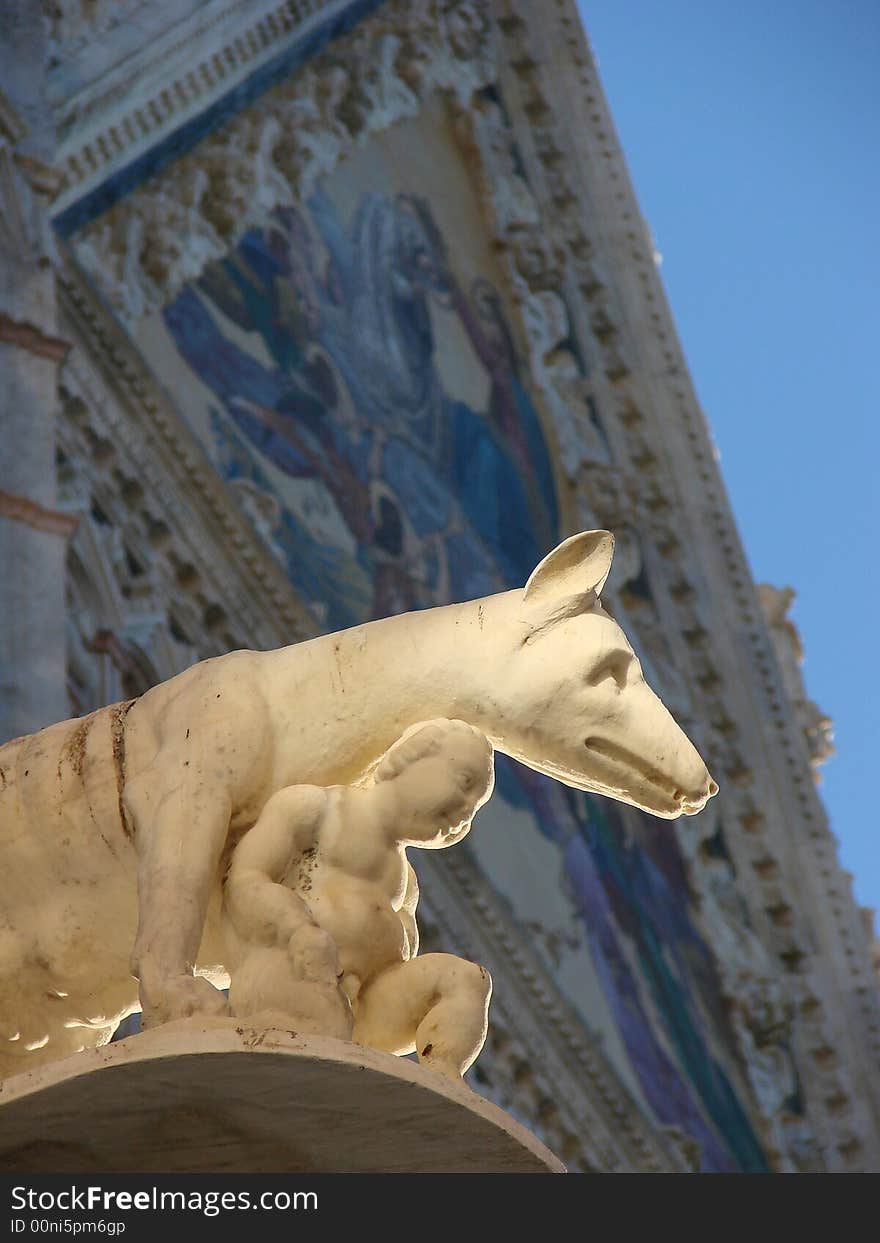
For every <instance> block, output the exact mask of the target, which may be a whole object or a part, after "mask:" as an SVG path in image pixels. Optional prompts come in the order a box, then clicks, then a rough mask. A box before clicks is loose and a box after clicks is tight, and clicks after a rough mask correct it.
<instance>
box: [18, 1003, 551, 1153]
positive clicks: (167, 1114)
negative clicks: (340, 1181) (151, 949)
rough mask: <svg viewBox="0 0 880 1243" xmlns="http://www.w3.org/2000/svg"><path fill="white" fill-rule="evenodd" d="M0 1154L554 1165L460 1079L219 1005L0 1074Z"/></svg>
mask: <svg viewBox="0 0 880 1243" xmlns="http://www.w3.org/2000/svg"><path fill="white" fill-rule="evenodd" d="M355 1084H356V1088H355ZM122 1097H124V1099H125V1102H126V1109H125V1143H124V1144H120V1142H119V1125H120V1123H119V1101H120V1099H121V1098H122ZM84 1118H88V1120H89V1125H88V1128H84V1127H83V1119H84ZM0 1165H2V1168H3V1169H4V1170H5V1171H7V1172H13V1171H15V1172H30V1173H34V1172H46V1171H51V1172H53V1173H62V1172H72V1173H84V1172H85V1173H87V1172H90V1171H95V1172H100V1173H132V1172H137V1173H147V1172H149V1173H242V1174H244V1173H260V1174H266V1173H309V1172H321V1173H388V1174H390V1173H394V1174H405V1173H427V1172H430V1173H437V1174H440V1173H467V1172H479V1173H493V1174H549V1173H552V1174H562V1173H565V1169H564V1167H563V1165H562V1164H561V1162H559V1161H558V1160H557V1159H556V1157H554V1156H553V1154H552V1153H551V1152H549V1151H548V1149H547V1148H545V1147H544V1145H543V1144H541V1143H540V1142H539V1141H538V1140H537V1139H536V1138H535V1136H534V1135H532V1134H531V1133H530V1132H529V1131H527V1130H526V1129H525V1127H523V1126H520V1124H519V1123H518V1122H516V1121H515V1120H514V1119H513V1118H511V1117H510V1116H509V1115H508V1114H506V1113H504V1112H503V1111H502V1110H500V1109H498V1108H497V1106H495V1105H493V1104H491V1103H490V1102H489V1101H486V1100H483V1099H482V1097H480V1096H477V1095H476V1094H475V1093H474V1092H471V1090H470V1089H469V1088H467V1087H465V1086H464V1084H462V1083H452V1082H451V1081H450V1080H449V1079H447V1078H446V1077H444V1076H443V1075H439V1074H435V1073H433V1072H431V1071H425V1070H423V1069H422V1068H421V1067H418V1066H414V1065H413V1064H412V1062H409V1061H406V1060H405V1059H402V1058H394V1057H389V1056H388V1055H387V1054H383V1053H376V1052H374V1051H373V1050H372V1049H364V1048H359V1047H358V1046H356V1045H353V1044H347V1043H344V1042H343V1041H340V1040H330V1039H322V1038H317V1037H302V1036H299V1035H297V1034H296V1033H294V1032H291V1031H289V1030H284V1029H283V1028H280V1027H279V1028H273V1029H271V1030H268V1031H267V1030H266V1029H264V1028H256V1027H253V1026H251V1025H249V1024H246V1023H244V1024H243V1023H237V1022H236V1021H235V1020H233V1019H213V1020H210V1021H209V1022H207V1023H205V1022H202V1021H200V1020H196V1019H192V1020H186V1021H185V1022H182V1023H179V1024H175V1025H173V1026H169V1027H163V1028H161V1029H160V1030H158V1031H153V1032H147V1033H145V1034H144V1035H143V1036H136V1037H134V1038H132V1039H129V1040H120V1041H118V1042H116V1043H114V1044H112V1045H109V1046H108V1047H107V1048H104V1049H96V1050H93V1051H91V1052H89V1053H86V1054H84V1055H83V1056H82V1057H76V1058H68V1059H67V1060H65V1061H62V1062H58V1063H56V1064H55V1065H54V1066H47V1067H44V1068H42V1069H40V1070H38V1071H36V1072H31V1073H27V1074H22V1075H17V1076H16V1077H15V1078H14V1079H11V1080H8V1081H7V1082H6V1083H5V1084H4V1092H3V1103H2V1105H0Z"/></svg>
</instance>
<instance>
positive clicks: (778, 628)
mask: <svg viewBox="0 0 880 1243" xmlns="http://www.w3.org/2000/svg"><path fill="white" fill-rule="evenodd" d="M794 598H795V593H794V591H793V589H792V588H791V587H781V588H780V587H771V586H770V584H769V583H760V584H759V585H758V599H759V601H760V604H761V610H762V612H763V614H764V618H765V620H766V622H767V625H768V626H769V628H770V637H771V639H772V640H773V648H774V651H775V652H776V658H777V660H778V661H779V667H780V669H781V670H782V680H783V683H784V685H785V689H786V691H787V692H788V695H789V698H790V699H791V702H792V703H793V704H794V707H795V711H796V713H797V716H798V720H799V722H800V726H801V729H802V730H803V735H804V742H805V743H806V747H807V753H808V754H809V757H810V764H811V765H812V768H813V776H814V779H815V780H816V781H817V782H818V781H820V780H821V775H820V771H819V770H820V768H821V766H822V765H823V764H824V763H825V761H826V760H828V759H830V758H831V756H832V755H833V754H834V725H833V723H832V721H831V718H830V717H829V716H827V715H826V714H825V713H824V712H823V711H822V709H821V708H819V707H818V706H817V705H816V704H815V703H814V702H813V700H812V699H810V697H809V695H808V694H807V690H806V687H805V685H804V679H803V674H802V673H801V666H802V664H803V661H804V648H803V644H802V642H801V637H800V635H799V634H798V630H797V627H796V626H795V624H794V622H793V621H792V619H791V618H790V617H789V615H788V614H789V610H790V608H791V606H792V604H793V603H794Z"/></svg>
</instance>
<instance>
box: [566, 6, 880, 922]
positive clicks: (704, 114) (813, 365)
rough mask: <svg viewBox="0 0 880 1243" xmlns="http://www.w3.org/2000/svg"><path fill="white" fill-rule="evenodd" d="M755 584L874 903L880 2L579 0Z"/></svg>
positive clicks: (841, 827)
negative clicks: (781, 602)
mask: <svg viewBox="0 0 880 1243" xmlns="http://www.w3.org/2000/svg"><path fill="white" fill-rule="evenodd" d="M580 7H581V13H582V16H583V18H584V23H585V26H586V28H587V32H588V35H589V37H590V42H591V44H592V47H593V51H594V53H595V54H596V56H597V58H598V61H599V71H600V74H601V77H602V81H603V84H604V87H605V92H606V95H607V97H608V100H609V104H610V107H611V112H612V115H613V117H614V120H615V124H616V126H617V130H618V134H619V136H620V140H621V143H622V145H623V149H624V152H625V153H626V157H627V161H628V164H629V168H630V173H631V175H632V178H633V181H634V183H635V187H636V193H637V194H638V197H639V202H640V205H641V209H642V213H643V214H644V216H645V218H646V220H647V222H648V224H649V226H650V228H651V230H652V232H653V234H654V236H655V238H656V242H657V246H658V249H659V250H660V252H661V254H662V255H663V264H662V268H661V274H662V277H663V281H664V283H665V286H666V290H667V293H668V295H669V299H670V302H671V305H672V311H673V314H674V316H675V320H676V323H677V326H678V331H679V335H680V337H681V340H682V344H683V346H684V350H685V354H686V356H687V359H688V362H689V365H690V370H691V374H692V376H693V379H694V383H695V385H696V389H697V393H698V394H699V397H700V401H701V404H702V406H703V409H704V410H705V412H706V415H707V417H708V419H709V422H710V424H711V427H712V430H713V434H714V437H715V440H716V443H717V445H718V447H719V449H720V452H721V469H722V472H723V474H724V479H725V482H726V484H727V490H728V495H729V497H730V501H731V504H732V506H733V511H734V513H735V515H736V519H737V522H738V524H739V529H740V533H741V535H742V537H743V541H744V543H745V547H746V551H747V554H748V557H749V561H750V563H751V568H752V573H753V575H754V577H755V578H756V580H758V581H766V582H771V583H773V584H775V585H777V586H783V585H789V586H791V587H794V588H795V590H796V591H797V599H796V601H795V604H794V607H793V610H792V616H793V618H794V620H795V622H796V624H797V626H798V628H799V630H800V632H801V636H802V638H803V641H804V646H805V650H806V663H805V665H804V670H803V672H804V676H805V679H806V683H807V689H808V692H809V693H810V695H811V696H812V698H813V699H815V700H816V702H817V703H818V704H819V705H820V706H821V707H822V708H823V709H824V710H825V711H826V712H827V713H828V714H829V715H830V716H831V717H832V718H833V720H834V724H835V744H836V747H837V755H836V756H835V757H834V758H832V759H831V760H830V761H829V762H828V763H827V764H826V766H825V769H824V774H825V776H824V780H823V783H822V786H821V794H822V797H823V799H824V801H825V805H826V807H827V808H828V811H829V815H830V818H831V824H832V828H833V830H834V832H835V834H836V836H837V837H838V839H839V841H840V855H841V860H842V862H843V866H844V867H845V868H847V870H849V871H850V872H852V873H853V874H854V876H855V893H856V897H857V900H858V901H859V902H860V903H861V904H863V905H868V906H872V907H874V908H876V909H878V910H880V866H878V862H880V849H878V845H877V836H878V825H877V820H878V815H877V812H876V810H875V807H874V803H875V801H876V796H875V795H874V793H873V785H872V782H873V778H874V776H875V775H876V774H877V773H878V772H880V708H878V706H877V704H878V699H880V696H878V693H877V690H876V687H875V683H876V680H877V677H878V673H877V670H876V669H875V668H874V667H873V660H872V657H873V656H874V655H875V653H876V654H878V655H880V651H878V649H880V633H878V632H880V625H878V615H880V575H878V560H880V558H878V550H877V538H878V533H880V521H878V517H880V502H878V490H880V489H878V488H877V481H878V473H880V468H878V462H880V431H878V418H880V341H878V327H880V314H878V292H880V259H878V253H880V252H878V242H880V238H878V233H880V158H878V129H880V5H878V4H877V3H876V0H824V2H823V3H819V2H818V0H774V3H773V4H767V3H761V4H758V3H757V0H744V2H742V3H740V4H736V5H734V4H729V3H725V4H722V3H720V2H719V0H689V2H685V0H664V3H662V4H661V3H660V2H659V0H581V3H580Z"/></svg>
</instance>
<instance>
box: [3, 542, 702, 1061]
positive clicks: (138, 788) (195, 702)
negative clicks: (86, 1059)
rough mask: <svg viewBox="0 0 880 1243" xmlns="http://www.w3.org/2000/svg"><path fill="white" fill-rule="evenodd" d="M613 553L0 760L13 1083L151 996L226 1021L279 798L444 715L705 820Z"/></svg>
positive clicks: (150, 695)
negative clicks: (231, 964)
mask: <svg viewBox="0 0 880 1243" xmlns="http://www.w3.org/2000/svg"><path fill="white" fill-rule="evenodd" d="M612 553H613V538H612V537H611V536H610V535H609V534H608V532H604V531H591V532H585V533H582V534H580V535H576V536H573V537H571V538H570V539H568V540H566V541H565V542H564V543H563V544H561V545H560V546H559V547H558V548H556V549H555V550H554V551H553V552H551V553H550V554H549V555H548V556H547V557H546V558H545V559H544V560H543V561H542V562H541V563H540V565H539V566H538V567H537V568H536V570H535V571H534V573H533V574H532V576H531V577H530V579H529V581H528V583H527V584H526V586H525V588H523V589H521V590H515V591H510V592H504V593H502V594H500V595H495V596H489V597H485V598H484V599H482V600H473V601H468V602H467V603H465V604H459V605H449V606H446V607H442V608H437V609H429V610H425V611H423V612H419V613H412V614H405V615H402V616H397V617H392V618H388V619H386V620H383V621H378V622H371V623H369V624H367V625H363V626H358V627H355V628H354V629H352V630H348V631H344V632H342V633H339V634H332V635H327V636H324V637H322V638H319V639H315V640H312V641H310V642H307V643H302V644H298V645H295V646H293V647H290V648H283V649H280V650H278V651H274V652H247V651H242V652H233V653H230V654H229V655H227V656H222V657H218V658H216V659H213V660H208V661H204V662H202V663H201V664H197V665H195V666H193V667H192V668H191V669H188V670H187V671H186V672H184V673H182V674H180V675H178V676H177V677H175V678H172V679H171V680H170V681H168V682H165V683H162V684H160V685H159V686H156V687H154V688H153V689H152V690H150V691H148V692H147V693H146V694H145V695H143V696H142V697H141V698H140V699H137V700H135V701H132V702H130V703H127V704H117V705H111V706H110V707H107V708H104V709H101V710H100V711H98V712H96V713H93V714H92V715H91V716H88V717H85V718H82V719H81V720H77V721H67V722H62V723H60V724H59V725H55V726H52V727H51V728H49V729H47V730H43V731H42V732H40V733H39V734H34V735H29V736H26V737H24V738H21V739H17V740H15V741H13V742H11V743H9V744H7V745H6V746H5V747H3V748H2V749H0V834H2V839H3V848H4V859H5V867H4V872H3V877H2V881H0V903H2V909H3V911H4V916H5V927H4V932H3V936H2V940H0V1015H2V1024H3V1026H2V1036H3V1038H4V1039H3V1054H2V1061H0V1069H2V1071H3V1072H4V1073H6V1074H8V1073H12V1071H13V1069H14V1068H16V1067H17V1066H20V1065H21V1061H20V1057H21V1056H22V1055H25V1056H27V1057H28V1058H29V1060H30V1062H31V1064H38V1063H39V1062H42V1061H48V1060H51V1059H52V1058H54V1057H58V1056H63V1055H64V1054H65V1053H68V1052H73V1051H75V1050H77V1049H81V1048H87V1047H94V1046H96V1045H100V1044H102V1043H103V1042H105V1041H106V1040H107V1039H109V1036H110V1034H111V1033H112V1031H113V1030H114V1028H115V1026H116V1025H117V1023H118V1021H119V1019H120V1018H121V1017H122V1016H123V1015H125V1014H127V1013H130V1012H131V1011H132V1010H134V1009H136V1008H137V1005H138V1001H140V1004H141V1006H142V1007H143V1010H144V1017H145V1023H146V1025H147V1026H149V1025H155V1024H158V1023H161V1022H166V1021H169V1020H171V1019H178V1018H182V1017H186V1016H187V1015H191V1014H199V1013H205V1014H224V1013H227V1012H228V1010H227V1001H226V998H225V997H224V996H223V995H222V994H221V993H220V992H218V991H217V990H216V989H215V988H213V987H212V982H213V983H215V984H220V983H223V982H225V981H226V980H227V979H228V971H227V964H226V957H227V951H226V947H225V946H224V942H223V937H222V921H221V915H222V912H221V899H222V890H221V886H220V883H219V880H220V878H221V877H222V874H223V869H224V868H225V866H226V864H227V863H228V861H229V858H230V855H231V851H232V850H233V849H234V848H235V846H236V845H237V843H238V842H239V841H240V839H241V837H242V836H243V834H245V833H246V831H247V830H248V829H250V828H252V827H253V825H254V824H255V822H257V820H258V818H259V817H260V814H261V813H262V812H263V811H264V809H265V808H266V806H267V804H268V803H269V800H270V799H271V798H272V797H273V795H276V794H277V792H278V791H280V790H282V789H284V788H286V787H289V786H302V785H310V786H335V785H350V784H352V783H355V782H358V781H360V780H362V779H364V777H365V776H366V775H367V774H368V773H369V772H370V771H371V769H372V768H373V767H374V766H375V764H376V762H377V760H378V759H379V758H380V757H381V756H382V755H383V754H384V753H385V752H386V751H387V750H388V748H389V747H390V746H391V745H392V744H393V743H394V742H396V741H397V740H398V739H399V738H400V737H401V736H402V735H403V734H404V733H405V732H406V731H407V730H408V729H409V728H410V727H411V726H413V725H415V724H417V723H419V722H422V721H424V720H426V719H427V718H440V717H453V718H456V719H458V720H462V721H465V722H466V723H468V724H469V725H471V726H473V727H475V728H476V729H477V730H479V731H480V732H481V733H482V734H484V735H485V736H486V738H488V740H489V742H490V743H491V744H492V746H493V747H495V748H497V749H498V750H501V751H503V752H505V753H507V754H508V755H511V756H513V757H514V758H516V759H519V760H521V761H523V762H524V763H526V764H528V765H530V766H531V767H532V768H534V769H537V770H539V771H541V772H544V773H547V774H549V775H551V776H554V777H557V778H558V779H560V780H562V781H564V782H566V783H567V784H569V785H571V786H574V787H577V788H581V789H586V790H592V791H596V792H598V793H602V794H606V795H609V796H610V797H613V798H617V799H620V800H622V801H624V802H628V803H632V804H634V805H636V806H639V807H643V808H645V809H647V810H649V811H651V812H653V813H654V814H655V815H658V816H664V817H667V818H673V817H676V816H679V815H681V814H685V815H688V814H693V813H695V812H697V811H699V810H700V809H701V808H702V807H703V805H704V804H705V802H706V800H707V799H708V798H710V797H711V796H712V794H714V793H715V791H716V789H717V787H716V786H715V783H714V782H713V781H712V779H711V778H710V776H709V774H708V772H707V770H706V767H705V765H704V764H703V761H702V760H701V759H700V757H699V755H698V754H697V752H696V750H695V749H694V747H693V746H692V745H691V743H690V742H689V741H688V739H687V738H686V737H685V735H684V734H683V733H682V731H681V730H680V729H679V728H678V726H677V725H676V724H675V722H674V721H673V719H672V717H671V716H670V715H669V713H668V712H667V711H666V709H665V708H664V707H663V705H662V704H661V703H660V701H659V699H657V697H656V696H655V695H654V693H653V692H652V691H651V690H650V688H649V687H648V686H647V684H646V683H645V681H644V678H643V676H642V673H641V669H640V667H639V663H638V661H637V660H636V658H635V656H634V654H633V652H632V649H631V648H630V646H629V644H628V643H627V641H626V638H625V636H624V635H623V633H622V631H621V630H620V628H619V627H618V626H617V624H616V623H615V622H614V621H613V620H612V618H611V617H610V616H609V615H608V614H607V613H606V612H605V611H604V610H603V609H602V607H601V605H600V603H599V598H598V593H599V591H600V590H601V588H602V585H603V583H604V582H605V579H606V577H607V574H608V571H609V569H610V565H611V558H612ZM136 895H137V901H135V896H136ZM194 969H195V974H194ZM354 974H356V972H355V973H354ZM133 975H134V976H136V977H137V979H138V980H139V983H140V988H139V997H138V993H137V991H136V988H135V983H134V979H133Z"/></svg>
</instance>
